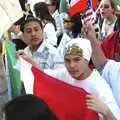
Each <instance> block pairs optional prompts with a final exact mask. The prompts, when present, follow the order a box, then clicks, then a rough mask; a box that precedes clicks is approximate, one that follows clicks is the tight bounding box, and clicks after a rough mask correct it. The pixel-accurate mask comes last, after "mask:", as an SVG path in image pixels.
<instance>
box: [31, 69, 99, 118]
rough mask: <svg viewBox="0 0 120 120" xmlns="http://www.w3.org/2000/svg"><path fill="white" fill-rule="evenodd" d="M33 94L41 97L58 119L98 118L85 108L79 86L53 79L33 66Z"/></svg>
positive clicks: (83, 93) (83, 94) (82, 92)
mask: <svg viewBox="0 0 120 120" xmlns="http://www.w3.org/2000/svg"><path fill="white" fill-rule="evenodd" d="M32 72H33V74H34V95H36V96H38V97H40V98H42V99H43V100H44V101H45V102H46V103H47V104H48V106H49V107H50V109H51V110H52V111H53V113H54V114H55V115H56V116H57V117H58V119H59V120H98V114H97V113H95V112H93V111H92V110H90V109H87V106H86V104H85V96H86V95H87V94H88V93H87V92H86V91H84V90H83V89H81V88H77V87H73V86H71V85H69V84H66V83H64V82H62V81H60V80H58V79H55V78H53V77H51V76H49V75H47V74H45V73H43V72H42V71H40V70H38V69H37V68H35V67H32Z"/></svg>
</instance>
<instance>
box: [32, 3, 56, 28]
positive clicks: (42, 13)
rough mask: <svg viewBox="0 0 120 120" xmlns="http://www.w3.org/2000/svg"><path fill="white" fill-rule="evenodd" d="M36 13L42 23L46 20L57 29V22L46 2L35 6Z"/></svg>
mask: <svg viewBox="0 0 120 120" xmlns="http://www.w3.org/2000/svg"><path fill="white" fill-rule="evenodd" d="M34 11H35V15H36V17H38V18H40V19H41V20H42V21H44V20H46V21H47V22H51V23H53V25H54V26H55V29H56V25H55V20H54V18H53V17H52V16H51V14H50V13H49V10H48V6H47V4H46V3H45V2H38V3H36V4H35V5H34Z"/></svg>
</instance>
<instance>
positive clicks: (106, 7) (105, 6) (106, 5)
mask: <svg viewBox="0 0 120 120" xmlns="http://www.w3.org/2000/svg"><path fill="white" fill-rule="evenodd" d="M101 8H104V9H108V8H110V5H108V4H105V5H101Z"/></svg>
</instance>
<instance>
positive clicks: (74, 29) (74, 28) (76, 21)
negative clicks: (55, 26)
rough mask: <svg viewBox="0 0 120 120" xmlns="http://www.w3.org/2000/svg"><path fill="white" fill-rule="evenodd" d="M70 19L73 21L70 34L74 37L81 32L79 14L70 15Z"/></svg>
mask: <svg viewBox="0 0 120 120" xmlns="http://www.w3.org/2000/svg"><path fill="white" fill-rule="evenodd" d="M71 21H72V22H73V23H74V25H73V26H72V34H73V37H74V38H76V37H77V36H78V34H80V33H81V28H82V21H81V15H80V14H79V13H78V14H76V15H74V16H72V17H71Z"/></svg>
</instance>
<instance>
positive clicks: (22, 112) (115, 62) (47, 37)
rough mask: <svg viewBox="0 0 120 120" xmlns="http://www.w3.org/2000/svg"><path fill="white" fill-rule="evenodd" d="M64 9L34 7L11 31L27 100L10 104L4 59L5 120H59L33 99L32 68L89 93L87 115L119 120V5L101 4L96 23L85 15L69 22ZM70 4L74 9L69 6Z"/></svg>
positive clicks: (1, 94) (0, 114) (55, 4)
mask: <svg viewBox="0 0 120 120" xmlns="http://www.w3.org/2000/svg"><path fill="white" fill-rule="evenodd" d="M59 3H60V1H58V0H45V1H44V2H37V3H35V5H34V6H33V11H32V10H31V9H30V8H29V10H28V9H27V14H24V16H23V18H21V19H20V20H19V21H17V22H16V23H14V24H13V26H11V28H10V29H9V30H8V32H9V33H10V34H9V38H10V40H11V41H13V43H14V44H15V46H16V57H17V59H18V61H19V62H17V65H16V66H17V67H16V68H17V69H18V70H19V71H20V75H21V84H22V85H23V87H24V93H25V94H26V95H23V94H22V93H21V96H17V97H16V98H15V99H11V100H10V99H9V94H8V85H7V84H8V83H7V74H6V70H5V69H6V66H5V64H4V63H5V60H4V58H2V57H0V66H1V69H0V120H40V119H41V120H57V119H58V120H59V118H58V116H57V115H56V114H55V113H53V111H52V110H51V109H50V108H49V104H48V103H47V102H45V101H44V100H42V99H41V98H40V97H39V98H38V97H37V96H35V95H34V92H33V86H34V76H33V74H32V72H31V66H34V67H36V68H37V69H38V70H40V71H42V72H43V73H45V74H47V75H50V76H52V77H54V78H56V79H57V80H58V81H62V82H64V83H66V84H69V85H71V86H74V87H77V88H82V89H84V90H85V91H86V92H88V93H89V95H87V96H86V97H85V103H86V106H87V109H90V110H92V111H94V112H96V113H97V115H98V118H99V120H120V95H119V91H120V87H119V85H120V82H119V80H120V74H119V73H120V63H119V62H120V12H119V10H118V6H117V5H116V4H115V1H114V0H99V1H98V8H99V10H98V9H97V12H96V11H95V10H94V9H93V14H95V16H94V17H95V20H94V21H91V20H92V19H89V20H87V21H85V19H86V18H85V17H87V16H85V15H83V14H84V13H81V14H80V13H76V14H75V15H73V16H70V14H69V12H68V11H66V14H65V15H64V16H61V15H60V12H59ZM66 3H67V4H68V5H67V6H68V9H69V1H66ZM26 4H27V3H26ZM22 6H23V5H22ZM24 11H25V6H24ZM84 12H86V11H84ZM89 17H90V16H89ZM96 26H97V27H96ZM0 45H2V42H1V43H0ZM0 48H1V46H0ZM0 53H1V54H2V51H1V50H0ZM1 56H2V55H1ZM23 87H22V88H21V90H23ZM63 94H64V93H63ZM54 99H55V98H54ZM68 114H69V113H68ZM64 120H65V119H64ZM66 120H67V119H66ZM74 120H76V119H74Z"/></svg>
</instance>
